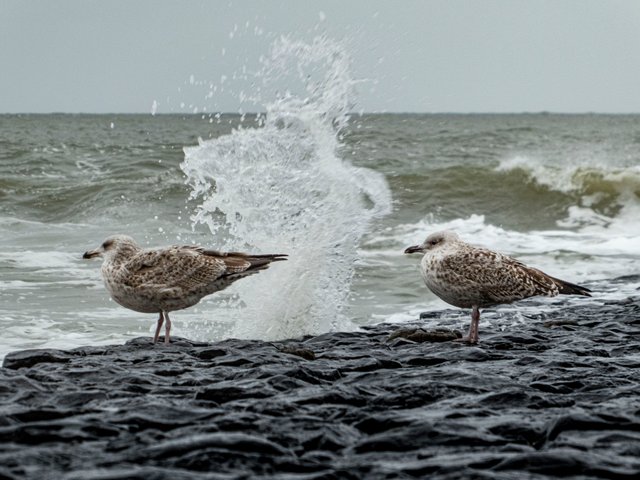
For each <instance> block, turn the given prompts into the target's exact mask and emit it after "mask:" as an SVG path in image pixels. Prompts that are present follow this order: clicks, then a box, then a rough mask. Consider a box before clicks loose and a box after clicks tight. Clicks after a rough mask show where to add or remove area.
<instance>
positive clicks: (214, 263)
mask: <svg viewBox="0 0 640 480" xmlns="http://www.w3.org/2000/svg"><path fill="white" fill-rule="evenodd" d="M99 256H102V257H103V258H104V262H103V263H102V277H103V278H104V284H105V286H106V287H107V290H109V293H110V294H111V297H112V298H113V299H114V300H115V301H116V302H118V303H119V304H120V305H122V306H123V307H126V308H129V309H131V310H135V311H136V312H143V313H159V314H160V318H158V327H157V328H156V334H155V336H154V337H153V343H156V342H157V341H158V337H159V336H160V329H161V328H162V324H163V322H164V321H165V320H166V321H167V323H166V327H165V336H164V343H169V340H170V332H171V320H170V319H169V312H172V311H174V310H182V309H183V308H188V307H191V306H193V305H195V304H196V303H198V302H199V301H200V300H201V299H202V297H205V296H206V295H210V294H212V293H214V292H217V291H218V290H223V289H224V288H226V287H228V286H229V285H231V284H232V283H233V282H235V281H236V280H238V279H240V278H243V277H246V276H248V275H252V274H254V273H257V272H259V271H260V270H264V269H265V268H267V267H268V266H269V264H270V263H271V262H277V261H280V260H286V258H284V257H286V255H284V254H275V255H250V254H247V253H238V252H218V251H215V250H205V249H204V248H202V247H197V246H177V245H174V246H171V247H166V248H154V249H151V248H149V249H142V248H140V247H139V246H138V245H137V244H136V242H135V241H134V240H133V238H131V237H129V236H127V235H113V236H111V237H109V238H107V239H106V240H105V241H104V242H103V244H102V245H101V246H100V247H98V248H96V249H95V250H89V251H88V252H85V253H84V255H83V256H82V258H93V257H99Z"/></svg>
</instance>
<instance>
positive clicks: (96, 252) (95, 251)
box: [82, 249, 102, 259]
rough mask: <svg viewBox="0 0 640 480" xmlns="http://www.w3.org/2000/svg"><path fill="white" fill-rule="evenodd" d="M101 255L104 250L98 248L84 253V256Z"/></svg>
mask: <svg viewBox="0 0 640 480" xmlns="http://www.w3.org/2000/svg"><path fill="white" fill-rule="evenodd" d="M100 255H102V252H101V251H100V250H98V249H96V250H89V251H88V252H84V255H82V258H85V259H87V258H93V257H99V256H100Z"/></svg>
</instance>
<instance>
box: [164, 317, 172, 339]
mask: <svg viewBox="0 0 640 480" xmlns="http://www.w3.org/2000/svg"><path fill="white" fill-rule="evenodd" d="M164 317H165V318H166V319H167V324H166V326H165V330H164V343H165V344H166V345H168V344H169V341H170V338H171V320H170V319H169V312H164Z"/></svg>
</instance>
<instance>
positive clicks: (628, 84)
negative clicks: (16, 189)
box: [0, 0, 640, 113]
mask: <svg viewBox="0 0 640 480" xmlns="http://www.w3.org/2000/svg"><path fill="white" fill-rule="evenodd" d="M319 33H326V34H327V35H328V36H329V37H331V38H335V39H337V40H342V41H344V43H345V45H346V46H347V50H348V52H349V54H350V56H351V60H352V69H353V76H354V77H356V78H366V79H369V80H370V82H367V83H365V84H363V85H364V87H363V88H360V89H359V90H358V95H357V97H356V98H355V99H354V100H355V101H356V103H357V107H356V108H357V109H363V110H365V111H392V112H402V111H411V112H521V111H543V110H546V111H560V112H586V111H594V112H640V92H639V87H640V1H637V0H599V1H595V0H561V1H560V0H527V1H519V0H482V1H476V0H438V1H429V0H424V1H417V0H414V1H391V0H389V1H379V0H335V1H334V0H321V1H310V0H309V1H305V0H272V1H257V0H246V1H226V0H225V1H217V0H211V1H177V0H174V1H169V0H166V1H164V0H137V1H130V0H100V1H93V0H57V1H50V0H42V1H37V0H33V1H31V0H0V112H53V111H55V112H150V111H151V108H152V103H153V101H154V100H156V101H157V102H158V108H157V111H158V112H159V113H168V112H183V111H190V109H192V107H193V106H196V107H198V108H199V109H202V108H206V109H207V110H208V111H237V110H238V108H239V107H240V103H239V100H238V99H237V97H236V96H234V95H232V94H231V93H230V92H231V91H232V90H233V80H232V79H231V77H232V74H233V72H234V71H238V69H239V68H241V67H242V66H243V65H244V66H246V68H248V69H249V70H252V69H253V70H255V69H257V68H258V58H259V57H260V56H261V55H266V54H267V53H268V51H269V46H270V44H271V43H272V42H273V40H274V39H275V38H277V37H278V36H280V35H281V34H289V35H290V36H291V37H292V38H300V39H311V38H313V36H315V35H318V34H319ZM223 49H224V54H223ZM192 75H193V78H194V79H196V82H197V81H199V80H205V81H207V82H209V81H211V82H214V83H217V82H219V80H220V77H221V76H222V75H226V76H228V77H230V80H228V82H230V83H227V85H228V87H229V88H228V90H226V91H225V92H223V93H219V92H217V93H216V94H215V95H214V97H212V98H209V99H206V100H205V98H204V94H205V93H207V91H205V90H203V89H202V88H198V87H197V86H194V85H191V84H190V81H189V80H190V77H191V76H192ZM374 85H375V88H373V91H371V90H372V87H374ZM182 104H184V106H181V105H182Z"/></svg>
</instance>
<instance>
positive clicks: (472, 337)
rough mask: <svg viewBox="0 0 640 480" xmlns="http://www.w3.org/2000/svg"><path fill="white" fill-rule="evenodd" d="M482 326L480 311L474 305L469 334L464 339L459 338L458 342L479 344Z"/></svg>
mask: <svg viewBox="0 0 640 480" xmlns="http://www.w3.org/2000/svg"><path fill="white" fill-rule="evenodd" d="M479 324H480V309H479V308H478V307H477V306H476V305H474V306H473V310H472V311H471V325H470V326H469V333H467V334H466V335H465V336H464V337H462V338H458V339H457V340H456V341H457V342H467V343H471V344H473V343H478V338H479V337H478V325H479Z"/></svg>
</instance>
